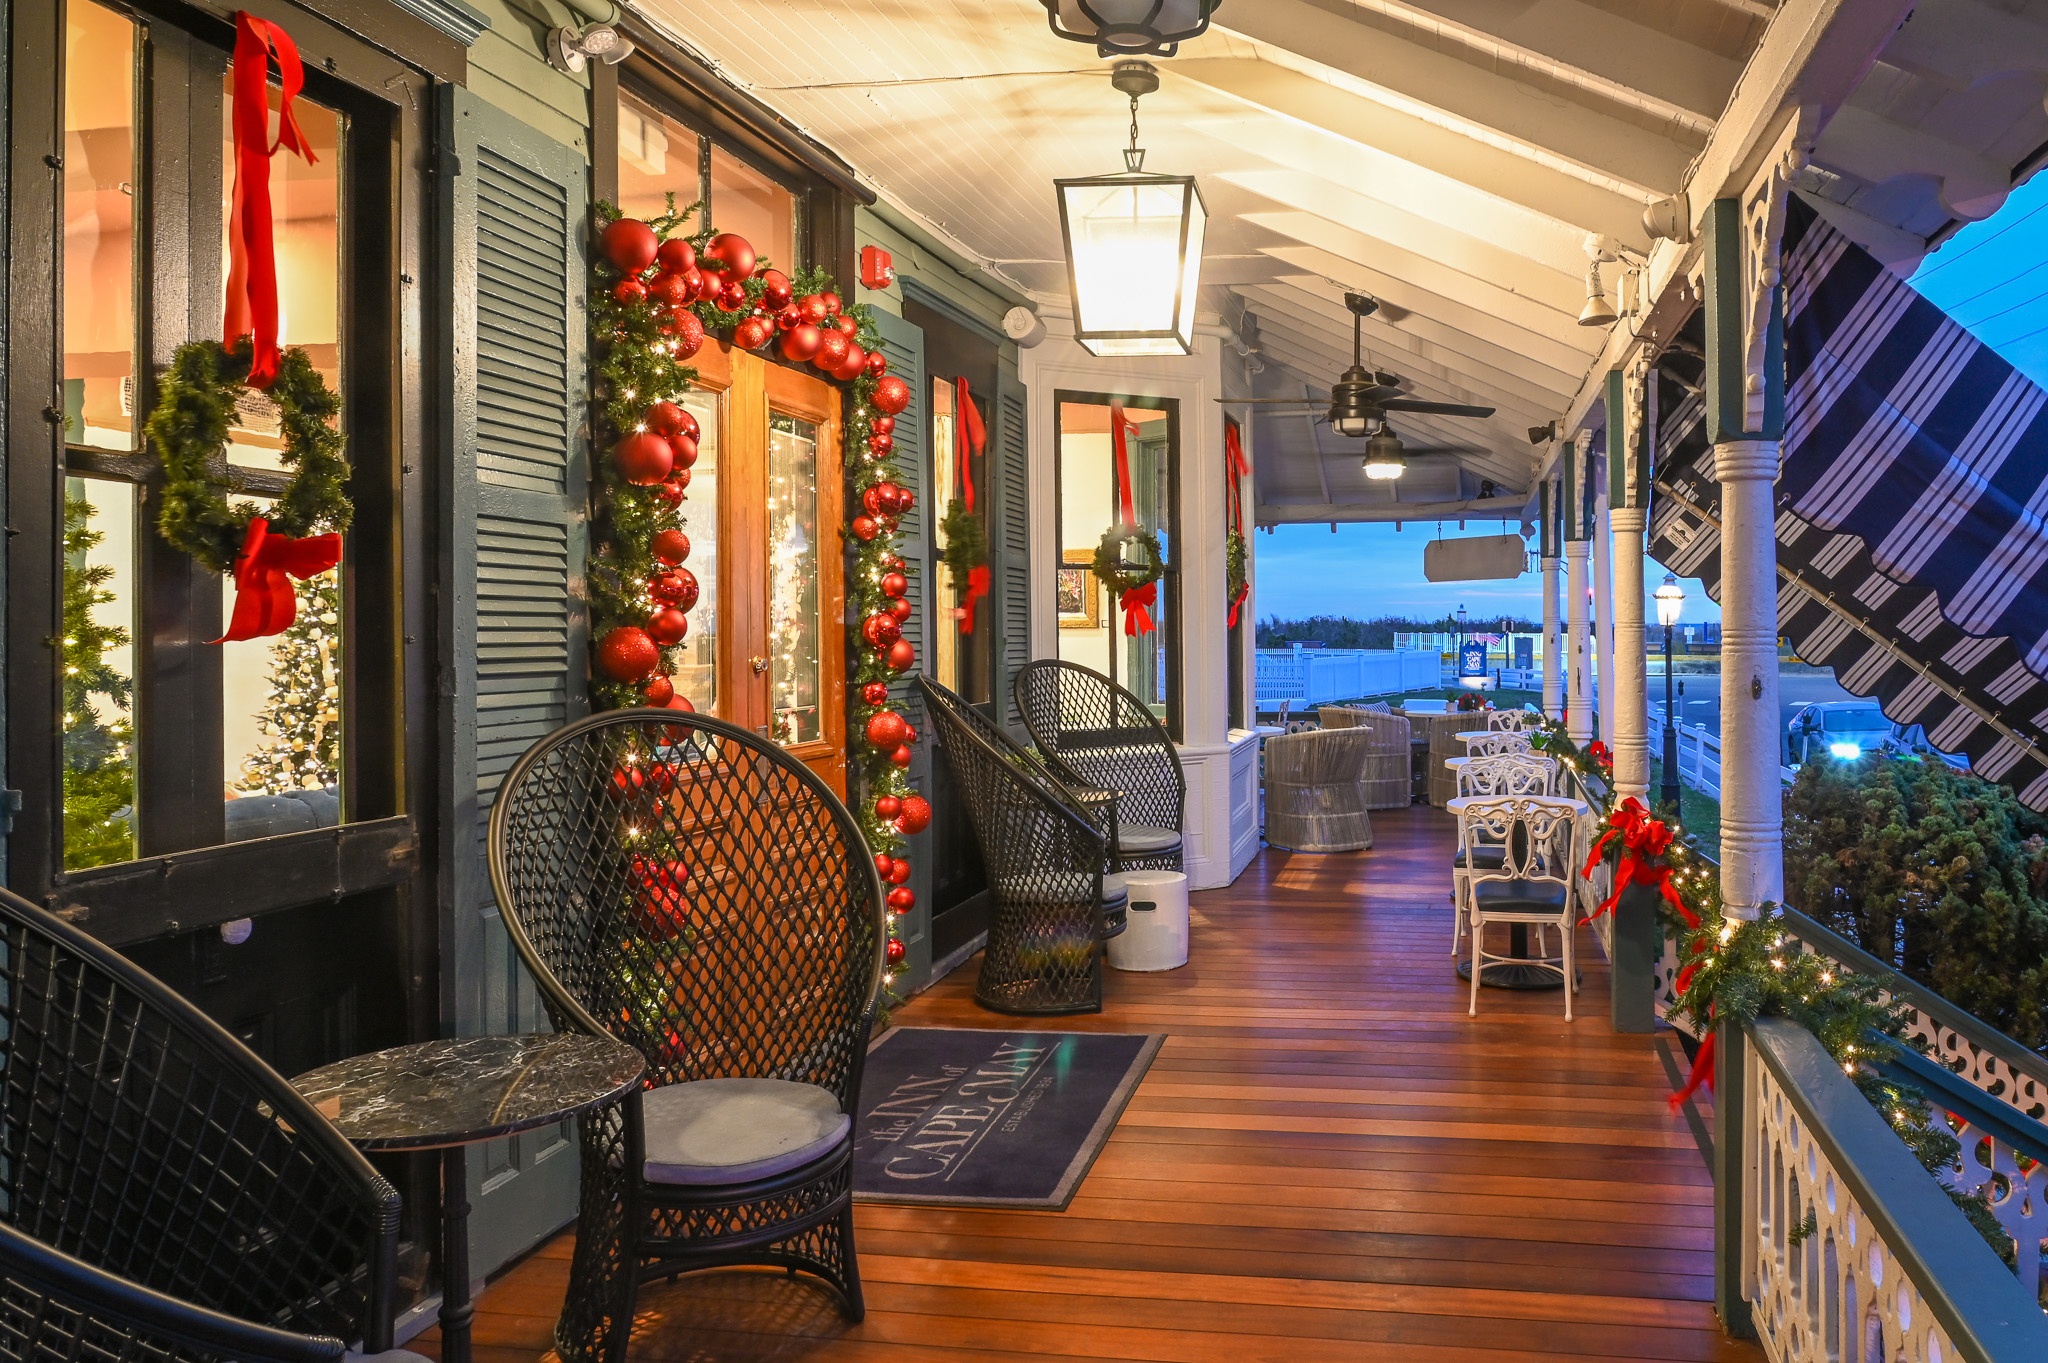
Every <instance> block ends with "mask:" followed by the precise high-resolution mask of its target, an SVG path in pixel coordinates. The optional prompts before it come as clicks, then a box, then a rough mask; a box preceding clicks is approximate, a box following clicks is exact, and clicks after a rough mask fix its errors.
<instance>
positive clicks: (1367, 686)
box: [1254, 648, 1443, 709]
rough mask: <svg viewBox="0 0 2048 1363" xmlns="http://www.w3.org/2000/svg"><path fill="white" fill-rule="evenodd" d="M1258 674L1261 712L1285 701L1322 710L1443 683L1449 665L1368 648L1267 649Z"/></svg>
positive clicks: (1409, 652) (1431, 657) (1260, 653)
mask: <svg viewBox="0 0 2048 1363" xmlns="http://www.w3.org/2000/svg"><path fill="white" fill-rule="evenodd" d="M1256 662H1257V666H1256V670H1255V680H1256V688H1255V692H1254V694H1255V696H1256V698H1257V701H1258V705H1259V707H1260V708H1261V709H1272V708H1274V707H1276V706H1278V705H1279V704H1280V702H1281V701H1284V700H1287V701H1293V702H1294V703H1295V704H1296V705H1322V704H1326V703H1328V702H1330V701H1339V700H1358V699H1360V698H1362V697H1365V696H1391V695H1397V694H1399V693H1401V692H1404V691H1415V690H1423V689H1426V688H1430V687H1434V686H1436V685H1438V684H1439V682H1438V678H1439V676H1440V674H1441V672H1442V669H1443V660H1442V658H1440V657H1439V656H1438V655H1437V654H1435V653H1423V652H1417V651H1414V650H1407V649H1404V650H1394V649H1364V648H1262V649H1259V650H1258V653H1257V658H1256Z"/></svg>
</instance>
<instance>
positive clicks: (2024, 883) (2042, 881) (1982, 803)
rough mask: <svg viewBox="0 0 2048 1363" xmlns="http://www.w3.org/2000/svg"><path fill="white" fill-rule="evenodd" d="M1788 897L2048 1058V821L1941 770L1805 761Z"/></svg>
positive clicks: (1933, 764)
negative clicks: (2041, 1051)
mask: <svg viewBox="0 0 2048 1363" xmlns="http://www.w3.org/2000/svg"><path fill="white" fill-rule="evenodd" d="M1785 898H1786V902H1788V903H1789V904H1791V905H1792V906H1793V907H1795V908H1797V909H1799V910H1801V911H1802V912H1804V913H1806V914H1807V915H1809V916H1810V917H1813V918H1815V919H1818V920H1819V921H1820V922H1822V923H1824V924H1826V925H1827V926H1828V927H1830V928H1833V929H1834V930H1835V931H1836V932H1839V933H1841V934H1842V935H1843V936H1845V937H1848V938H1850V939H1851V940H1852V941H1854V942H1856V943H1857V944H1858V945H1859V946H1861V947H1862V948H1863V949H1864V950H1865V951H1868V952H1870V953H1871V954H1872V955H1873V956H1876V957H1877V958H1878V959H1880V960H1883V961H1888V962H1890V963H1891V964H1892V965H1894V966H1895V967H1897V968H1898V969H1899V970H1900V971H1901V972H1902V973H1904V974H1905V975H1907V976H1909V977H1911V978H1912V979H1915V980H1918V981H1919V982H1920V983H1922V984H1924V985H1926V986H1928V987H1929V988H1930V989H1933V990H1934V991H1935V992H1937V993H1939V994H1940V995H1942V996H1943V997H1944V998H1946V999H1948V1000H1949V1001H1950V1002H1951V1003H1954V1004H1955V1005H1956V1006H1958V1007H1960V1008H1964V1009H1967V1010H1968V1011H1969V1012H1971V1013H1974V1014H1976V1015H1977V1016H1978V1017H1979V1018H1982V1019H1983V1020H1984V1021H1986V1022H1988V1023H1990V1024H1991V1025H1992V1026H1994V1027H1997V1028H1998V1029H2000V1030H2001V1031H2003V1032H2006V1033H2007V1034H2008V1035H2010V1036H2012V1037H2014V1038H2016V1039H2017V1040H2019V1041H2021V1042H2023V1043H2024V1044H2026V1045H2027V1046H2030V1047H2032V1048H2034V1049H2035V1050H2043V1049H2048V822H2044V821H2043V819H2042V818H2041V816H2039V815H2037V814H2035V813H2033V812H2032V811H2031V810H2029V809H2027V808H2026V807H2025V806H2024V805H2022V804H2021V803H2020V802H2019V800H2018V799H2017V798H2016V797H2015V796H2014V795H2013V793H2012V790H2011V789H2010V788H2009V787H2005V786H1998V785H1993V784H1992V783H1991V782H1989V781H1986V780H1984V779H1982V778H1981V777H1977V776H1972V775H1970V774H1968V773H1966V772H1959V771H1956V770H1954V769H1953V768H1951V767H1949V766H1947V765H1945V764H1943V763H1941V762H1939V761H1921V760H1918V759H1914V758H1884V757H1867V758H1861V759H1858V760H1856V761H1853V762H1839V761H1835V760H1833V759H1823V760H1820V761H1815V762H1809V763H1808V764H1807V765H1806V766H1805V767H1804V768H1803V769H1802V770H1801V771H1800V773H1799V779H1798V780H1797V781H1796V782H1794V783H1793V786H1792V788H1791V789H1790V790H1788V791H1787V792H1786V793H1785Z"/></svg>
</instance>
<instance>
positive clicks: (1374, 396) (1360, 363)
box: [1218, 293, 1493, 453]
mask: <svg viewBox="0 0 2048 1363" xmlns="http://www.w3.org/2000/svg"><path fill="white" fill-rule="evenodd" d="M1344 306H1345V307H1346V308H1348V309H1349V310H1350V312H1351V367H1350V368H1349V369H1347V370H1345V371H1344V372H1343V374H1342V375H1340V376H1339V377H1338V379H1337V382H1336V383H1334V384H1332V385H1331V386H1330V406H1329V409H1328V411H1327V412H1326V413H1325V419H1326V420H1327V421H1328V422H1329V423H1330V426H1331V427H1332V429H1334V430H1335V431H1336V432H1337V434H1339V435H1348V436H1371V437H1373V438H1374V439H1378V438H1379V436H1380V435H1381V434H1382V433H1385V434H1388V435H1391V434H1392V433H1391V432H1388V431H1387V430H1386V425H1387V420H1386V418H1387V413H1388V412H1418V413H1422V414H1424V415H1429V416H1469V417H1489V416H1492V415H1493V408H1491V407H1474V406H1471V405H1469V404H1467V403H1462V402H1428V401H1425V400H1424V399H1422V398H1411V397H1405V396H1403V395H1402V392H1401V376H1400V375H1398V374H1389V373H1387V372H1386V371H1385V370H1380V369H1367V368H1366V367H1365V360H1364V341H1363V337H1362V327H1363V324H1364V321H1365V319H1366V318H1368V317H1370V316H1372V314H1373V313H1375V312H1377V311H1379V308H1380V301H1379V300H1378V299H1377V298H1374V297H1372V296H1371V295H1370V294H1363V293H1347V294H1345V295H1344ZM1218 401H1221V402H1224V403H1226V404H1227V405H1230V406H1239V405H1243V406H1252V407H1295V408H1310V409H1313V408H1315V407H1318V406H1320V405H1321V404H1319V403H1314V402H1310V401H1309V400H1308V399H1306V398H1223V399H1218ZM1396 443H1397V444H1398V443H1399V441H1398V438H1396ZM1417 453H1420V451H1417Z"/></svg>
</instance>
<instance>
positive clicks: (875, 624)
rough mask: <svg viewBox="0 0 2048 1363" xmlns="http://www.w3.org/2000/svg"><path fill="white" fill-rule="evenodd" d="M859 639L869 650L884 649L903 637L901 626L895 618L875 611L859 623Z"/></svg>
mask: <svg viewBox="0 0 2048 1363" xmlns="http://www.w3.org/2000/svg"><path fill="white" fill-rule="evenodd" d="M860 637H861V638H863V639H865V640H867V644H868V647H869V648H876V649H886V648H888V647H889V646H890V645H891V644H894V643H895V642H897V641H898V640H899V639H901V638H902V637H903V626H902V625H900V624H898V623H897V620H896V617H895V616H893V615H887V614H884V613H883V612H881V611H877V612H875V613H874V614H873V615H870V616H869V617H868V618H867V619H865V620H863V621H861V622H860Z"/></svg>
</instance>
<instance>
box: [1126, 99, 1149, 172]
mask: <svg viewBox="0 0 2048 1363" xmlns="http://www.w3.org/2000/svg"><path fill="white" fill-rule="evenodd" d="M1144 168H1145V149H1144V148H1143V147H1141V146H1139V145H1138V97H1137V96H1136V95H1135V94H1134V95H1132V96H1131V145H1130V148H1129V150H1127V151H1125V152H1124V169H1125V170H1127V171H1129V172H1131V173H1132V174H1133V175H1135V174H1137V173H1138V172H1139V171H1141V170H1143V169H1144Z"/></svg>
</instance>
